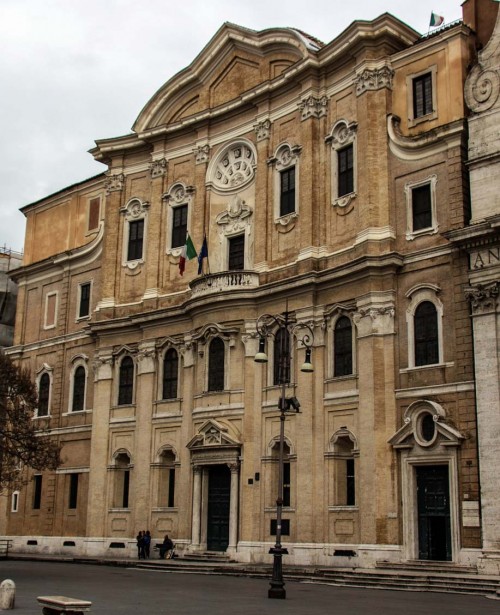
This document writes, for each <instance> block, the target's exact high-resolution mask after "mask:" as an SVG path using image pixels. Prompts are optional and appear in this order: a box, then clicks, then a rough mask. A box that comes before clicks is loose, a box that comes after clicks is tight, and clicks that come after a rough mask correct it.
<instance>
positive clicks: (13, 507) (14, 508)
mask: <svg viewBox="0 0 500 615" xmlns="http://www.w3.org/2000/svg"><path fill="white" fill-rule="evenodd" d="M18 509H19V491H14V493H13V494H12V501H11V507H10V511H11V512H17V511H18Z"/></svg>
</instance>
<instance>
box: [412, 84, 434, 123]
mask: <svg viewBox="0 0 500 615" xmlns="http://www.w3.org/2000/svg"><path fill="white" fill-rule="evenodd" d="M432 111H433V109H432V75H431V73H427V74H425V75H421V76H420V77H415V79H413V117H414V118H418V117H423V116H424V115H427V114H428V113H432Z"/></svg>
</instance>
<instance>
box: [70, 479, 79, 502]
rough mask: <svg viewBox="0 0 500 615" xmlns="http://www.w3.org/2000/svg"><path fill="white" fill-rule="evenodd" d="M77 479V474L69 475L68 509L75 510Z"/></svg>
mask: <svg viewBox="0 0 500 615" xmlns="http://www.w3.org/2000/svg"><path fill="white" fill-rule="evenodd" d="M78 477H79V474H70V475H69V501H68V508H76V505H77V502H78Z"/></svg>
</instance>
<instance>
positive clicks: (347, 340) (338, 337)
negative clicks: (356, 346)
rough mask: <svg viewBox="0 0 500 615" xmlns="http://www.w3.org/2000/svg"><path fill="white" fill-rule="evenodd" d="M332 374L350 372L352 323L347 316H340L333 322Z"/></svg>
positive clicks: (338, 374) (346, 374)
mask: <svg viewBox="0 0 500 615" xmlns="http://www.w3.org/2000/svg"><path fill="white" fill-rule="evenodd" d="M333 346H334V357H333V375H334V376H349V375H350V374H352V324H351V321H350V320H349V318H347V316H341V317H340V318H339V319H338V320H337V322H336V323H335V330H334V338H333Z"/></svg>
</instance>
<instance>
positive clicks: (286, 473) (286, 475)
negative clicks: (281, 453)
mask: <svg viewBox="0 0 500 615" xmlns="http://www.w3.org/2000/svg"><path fill="white" fill-rule="evenodd" d="M290 492H291V487H290V462H289V461H285V462H284V463H283V506H290Z"/></svg>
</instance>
